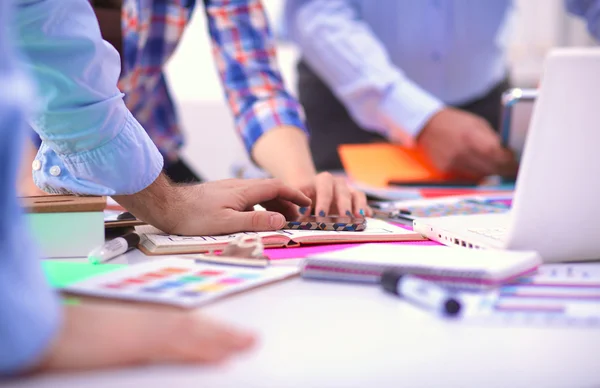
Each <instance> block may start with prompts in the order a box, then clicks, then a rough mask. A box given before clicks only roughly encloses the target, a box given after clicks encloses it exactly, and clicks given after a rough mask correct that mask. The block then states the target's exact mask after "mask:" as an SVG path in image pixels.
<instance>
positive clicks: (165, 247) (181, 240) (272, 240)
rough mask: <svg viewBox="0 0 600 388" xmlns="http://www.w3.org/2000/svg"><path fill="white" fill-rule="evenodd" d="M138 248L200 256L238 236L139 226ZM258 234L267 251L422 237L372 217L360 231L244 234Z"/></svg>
mask: <svg viewBox="0 0 600 388" xmlns="http://www.w3.org/2000/svg"><path fill="white" fill-rule="evenodd" d="M136 231H137V232H138V234H139V235H140V238H141V241H140V249H141V250H142V251H143V252H144V253H146V254H149V255H160V254H184V253H203V252H209V251H212V250H221V249H223V248H224V247H225V246H226V245H227V244H228V243H229V242H231V241H233V240H234V239H235V238H236V237H237V236H238V235H240V233H236V234H231V235H224V236H176V235H169V234H166V233H162V232H161V231H159V230H158V229H156V228H154V227H151V226H147V225H145V226H138V227H136ZM242 234H246V235H257V236H259V237H260V238H261V239H262V244H263V246H264V247H266V248H274V247H278V248H281V247H286V246H298V245H310V244H335V243H348V242H387V241H422V240H424V237H423V236H422V235H420V234H419V233H415V232H413V231H411V230H408V229H404V228H400V227H398V226H395V225H392V224H390V223H388V222H385V221H382V220H377V219H374V218H369V219H367V228H366V229H365V230H364V231H362V232H344V231H316V230H278V231H274V232H246V233H242Z"/></svg>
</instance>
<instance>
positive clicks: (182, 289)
mask: <svg viewBox="0 0 600 388" xmlns="http://www.w3.org/2000/svg"><path fill="white" fill-rule="evenodd" d="M296 274H298V268H297V267H294V266H274V267H269V268H266V269H255V268H241V267H229V266H224V265H211V264H204V263H197V262H195V261H193V260H189V259H182V258H165V259H160V260H152V261H148V262H144V263H142V264H135V265H130V266H127V267H126V268H122V269H119V270H117V271H114V272H109V273H107V274H103V275H99V276H94V277H92V278H89V279H86V280H83V281H81V282H77V283H74V284H70V285H68V286H66V287H63V290H64V291H66V292H69V293H74V294H81V295H90V296H97V297H104V298H115V299H125V300H134V301H141V302H153V303H161V304H169V305H175V306H181V307H195V306H199V305H202V304H205V303H207V302H210V301H213V300H215V299H218V298H222V297H224V296H227V295H231V294H234V293H238V292H241V291H244V290H248V289H251V288H255V287H258V286H262V285H265V284H269V283H272V282H276V281H279V280H282V279H286V278H289V277H292V276H294V275H296Z"/></svg>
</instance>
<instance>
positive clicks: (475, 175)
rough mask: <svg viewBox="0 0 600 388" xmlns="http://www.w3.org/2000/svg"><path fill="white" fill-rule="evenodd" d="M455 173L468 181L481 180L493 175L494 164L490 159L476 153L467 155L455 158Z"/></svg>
mask: <svg viewBox="0 0 600 388" xmlns="http://www.w3.org/2000/svg"><path fill="white" fill-rule="evenodd" d="M454 168H455V171H454V172H455V173H458V174H459V175H461V176H465V177H467V178H469V179H481V178H483V177H485V176H489V175H492V174H494V170H495V164H494V162H493V161H491V160H490V159H487V158H485V157H481V156H480V155H478V154H476V153H468V154H464V155H461V156H460V157H459V158H457V160H456V163H455V165H454Z"/></svg>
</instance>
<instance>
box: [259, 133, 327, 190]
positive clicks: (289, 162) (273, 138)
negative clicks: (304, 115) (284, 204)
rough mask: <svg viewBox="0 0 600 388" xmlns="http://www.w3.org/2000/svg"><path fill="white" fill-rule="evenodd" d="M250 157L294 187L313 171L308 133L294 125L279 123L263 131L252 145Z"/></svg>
mask: <svg viewBox="0 0 600 388" xmlns="http://www.w3.org/2000/svg"><path fill="white" fill-rule="evenodd" d="M252 157H253V158H254V160H255V161H256V162H257V163H258V165H259V166H260V167H262V168H263V169H265V170H267V171H268V172H269V173H270V174H271V175H272V176H273V177H275V178H279V179H281V180H283V181H284V182H285V183H288V184H290V185H293V186H296V187H298V186H301V185H303V184H306V183H308V182H310V181H312V180H313V179H314V177H315V175H316V170H315V166H314V163H313V161H312V156H311V153H310V148H309V145H308V136H307V135H306V133H305V132H304V131H302V130H301V129H299V128H296V127H292V126H281V127H278V128H275V129H272V130H270V131H269V132H267V133H265V134H264V135H262V136H261V137H260V138H259V139H258V141H257V142H256V143H255V145H254V148H253V149H252Z"/></svg>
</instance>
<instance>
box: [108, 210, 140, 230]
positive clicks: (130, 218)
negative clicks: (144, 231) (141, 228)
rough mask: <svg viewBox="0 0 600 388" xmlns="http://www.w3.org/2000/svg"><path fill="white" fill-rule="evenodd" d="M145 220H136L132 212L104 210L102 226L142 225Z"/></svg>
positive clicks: (109, 227) (125, 226) (123, 226)
mask: <svg viewBox="0 0 600 388" xmlns="http://www.w3.org/2000/svg"><path fill="white" fill-rule="evenodd" d="M144 224H145V222H143V221H140V220H138V219H137V218H136V217H135V216H134V215H133V214H131V213H130V212H127V211H121V210H111V209H106V210H104V228H106V229H115V228H127V227H131V226H137V225H144Z"/></svg>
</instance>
